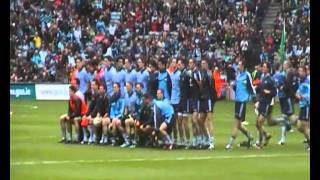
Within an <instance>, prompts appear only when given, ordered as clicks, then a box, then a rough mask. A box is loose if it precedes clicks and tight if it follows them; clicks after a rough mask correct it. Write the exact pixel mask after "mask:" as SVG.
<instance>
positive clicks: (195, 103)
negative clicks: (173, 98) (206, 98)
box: [187, 99, 200, 113]
mask: <svg viewBox="0 0 320 180" xmlns="http://www.w3.org/2000/svg"><path fill="white" fill-rule="evenodd" d="M187 106H188V112H189V113H193V112H199V111H200V101H199V100H198V99H188V103H187Z"/></svg>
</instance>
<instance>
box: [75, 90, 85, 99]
mask: <svg viewBox="0 0 320 180" xmlns="http://www.w3.org/2000/svg"><path fill="white" fill-rule="evenodd" d="M76 95H77V96H78V97H79V98H80V99H81V100H83V101H84V95H83V94H82V92H81V91H79V90H78V91H77V92H76Z"/></svg>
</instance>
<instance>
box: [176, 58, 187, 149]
mask: <svg viewBox="0 0 320 180" xmlns="http://www.w3.org/2000/svg"><path fill="white" fill-rule="evenodd" d="M178 68H179V70H180V71H181V74H180V102H179V108H178V113H181V116H178V126H180V127H179V129H181V132H180V133H182V135H181V136H180V138H181V141H182V144H183V145H184V146H185V147H186V149H188V148H189V146H190V129H189V117H188V96H189V93H190V91H189V78H188V74H187V68H186V67H185V62H184V60H183V59H179V60H178ZM179 131H180V130H179Z"/></svg>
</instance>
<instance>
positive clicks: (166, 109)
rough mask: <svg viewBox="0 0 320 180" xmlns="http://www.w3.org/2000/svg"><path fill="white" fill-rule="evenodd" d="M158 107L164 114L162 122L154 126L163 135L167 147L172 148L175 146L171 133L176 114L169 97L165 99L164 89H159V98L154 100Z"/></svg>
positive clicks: (162, 114)
mask: <svg viewBox="0 0 320 180" xmlns="http://www.w3.org/2000/svg"><path fill="white" fill-rule="evenodd" d="M153 102H154V103H155V104H156V106H157V107H159V109H160V113H161V116H162V118H161V119H162V121H161V123H160V124H159V123H157V124H155V126H154V128H155V131H156V133H159V134H160V136H161V137H162V139H163V141H164V143H165V146H164V148H165V149H169V150H171V149H172V147H173V142H172V140H171V138H170V134H171V132H172V126H173V116H174V109H173V107H172V105H171V104H170V102H169V101H168V100H167V99H164V96H163V90H161V89H158V90H157V99H156V100H154V101H153Z"/></svg>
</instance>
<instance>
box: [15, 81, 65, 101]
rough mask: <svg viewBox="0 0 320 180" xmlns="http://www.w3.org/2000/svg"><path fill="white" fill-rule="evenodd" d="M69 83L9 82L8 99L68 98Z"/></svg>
mask: <svg viewBox="0 0 320 180" xmlns="http://www.w3.org/2000/svg"><path fill="white" fill-rule="evenodd" d="M69 86H70V85H69V84H35V83H10V99H31V100H68V99H69Z"/></svg>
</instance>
